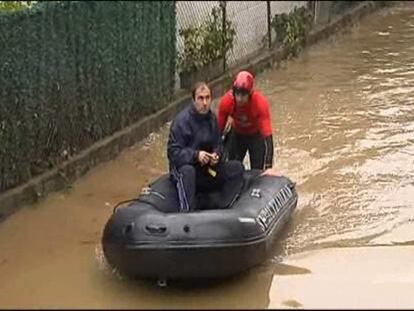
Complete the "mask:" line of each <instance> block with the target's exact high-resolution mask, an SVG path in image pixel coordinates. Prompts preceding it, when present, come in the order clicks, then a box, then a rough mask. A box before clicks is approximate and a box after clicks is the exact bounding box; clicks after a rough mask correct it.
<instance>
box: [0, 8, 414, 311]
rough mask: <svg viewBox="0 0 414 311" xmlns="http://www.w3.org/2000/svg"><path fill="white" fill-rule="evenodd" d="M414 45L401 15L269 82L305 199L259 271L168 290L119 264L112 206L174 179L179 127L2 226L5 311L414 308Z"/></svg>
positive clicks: (270, 74)
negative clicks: (114, 259)
mask: <svg viewBox="0 0 414 311" xmlns="http://www.w3.org/2000/svg"><path fill="white" fill-rule="evenodd" d="M413 42H414V8H412V7H411V8H409V7H397V8H392V9H389V10H384V11H381V12H377V13H375V14H373V15H371V16H369V17H368V18H365V19H364V20H363V21H361V23H360V24H358V25H356V26H354V27H353V28H352V29H351V30H350V32H348V33H347V34H345V35H343V36H340V37H336V38H333V39H330V40H329V41H325V42H323V43H321V44H318V45H316V46H314V47H312V48H311V49H309V50H308V51H306V53H304V54H303V55H302V56H301V57H300V58H299V59H297V60H295V61H291V62H288V63H287V64H282V66H281V67H282V68H280V70H269V71H267V72H265V73H263V74H261V75H260V76H259V77H258V79H257V85H258V87H259V88H260V89H262V90H263V92H264V93H265V94H266V95H267V96H268V97H269V99H270V101H271V102H272V108H271V110H272V119H273V126H274V137H275V138H276V140H277V148H276V155H275V157H276V167H277V169H278V170H279V171H281V172H283V173H284V174H285V175H287V176H289V177H290V178H291V179H293V180H294V181H296V182H297V185H298V192H299V204H298V208H297V210H296V211H295V213H294V214H293V216H292V219H291V221H290V222H289V224H288V225H287V226H286V228H285V230H283V232H282V234H281V236H280V240H279V242H278V244H277V246H276V248H275V250H274V254H273V256H272V257H271V258H270V259H269V260H267V261H265V262H264V263H263V264H262V265H260V266H259V267H256V268H254V269H252V270H251V271H249V272H247V273H245V274H242V275H239V276H236V277H234V278H232V279H229V280H227V281H224V282H221V283H216V284H210V285H208V286H201V285H200V286H179V287H178V286H171V287H167V288H165V289H160V288H157V287H156V286H155V285H154V284H150V283H147V282H141V281H131V280H127V279H123V278H121V277H119V276H118V275H116V274H114V273H112V271H111V269H109V268H108V266H107V265H106V264H105V261H104V259H103V256H102V250H101V246H100V237H101V233H102V229H103V227H104V225H105V222H106V220H107V219H108V218H109V216H110V214H111V212H112V206H113V205H114V204H116V203H117V202H119V201H121V200H125V199H128V198H131V197H133V196H135V195H136V194H137V193H138V192H139V191H140V189H141V187H143V186H145V185H146V184H147V183H148V182H149V181H150V180H152V179H154V178H155V177H156V176H158V175H159V174H161V173H163V172H165V171H166V170H167V160H166V152H165V151H166V139H167V132H168V124H167V125H166V126H165V127H164V128H163V129H161V130H160V131H159V132H157V133H154V134H152V135H151V136H150V137H149V138H148V139H147V140H146V141H145V142H143V143H141V144H138V145H136V146H134V147H133V148H130V149H128V150H126V151H125V152H123V153H122V154H121V155H120V156H119V157H118V158H117V159H115V160H114V161H111V162H108V163H103V164H101V165H99V166H97V167H96V168H94V169H93V170H91V171H90V172H89V173H88V174H87V175H85V176H84V177H83V178H81V179H80V180H78V181H77V182H76V183H74V184H73V185H72V186H71V187H69V188H67V189H66V190H65V191H61V192H58V193H53V194H51V195H49V196H48V197H47V198H46V199H45V200H44V201H43V202H40V203H38V204H35V205H32V206H28V207H27V208H24V209H22V210H21V211H19V212H18V213H16V214H14V215H13V216H12V217H10V218H9V219H7V220H6V221H4V222H2V223H1V224H0V308H107V309H114V308H297V307H299V308H302V307H304V308H358V307H362V308H380V307H386V308H413V307H414V298H413V296H412V293H413V289H414V246H413V245H414V44H413Z"/></svg>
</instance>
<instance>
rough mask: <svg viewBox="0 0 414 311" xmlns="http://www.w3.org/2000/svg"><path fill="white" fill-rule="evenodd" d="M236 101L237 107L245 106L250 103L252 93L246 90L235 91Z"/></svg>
mask: <svg viewBox="0 0 414 311" xmlns="http://www.w3.org/2000/svg"><path fill="white" fill-rule="evenodd" d="M233 94H234V99H235V100H236V104H237V105H245V104H247V103H248V101H249V95H250V93H249V92H248V91H246V90H238V89H234V90H233Z"/></svg>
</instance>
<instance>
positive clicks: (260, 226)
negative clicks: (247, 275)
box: [102, 170, 297, 281]
mask: <svg viewBox="0 0 414 311" xmlns="http://www.w3.org/2000/svg"><path fill="white" fill-rule="evenodd" d="M260 174H261V171H257V170H252V171H246V172H245V173H244V178H243V181H242V183H241V187H240V189H239V190H238V191H237V193H236V196H235V198H234V200H232V203H231V205H230V206H228V207H227V208H226V209H214V208H210V209H201V210H196V211H193V212H188V213H179V212H178V204H179V203H178V196H177V191H176V188H175V185H174V184H173V182H172V181H171V180H170V178H169V175H168V174H166V175H163V176H161V177H159V178H158V179H157V180H155V181H154V182H153V183H152V184H150V185H149V187H147V188H146V189H144V191H143V192H142V193H141V194H140V195H139V196H138V198H136V199H134V200H131V201H130V202H129V203H128V204H123V205H121V206H118V207H115V208H114V212H113V214H112V215H111V217H110V219H109V220H108V222H107V224H106V226H105V228H104V232H103V237H102V246H103V251H104V255H105V258H106V260H107V261H108V263H109V264H110V266H112V267H113V268H115V269H116V270H118V271H119V272H120V273H121V274H124V275H127V276H130V277H139V278H149V279H157V280H159V281H160V280H171V279H191V278H197V279H199V278H222V277H227V276H231V275H233V274H237V273H240V272H242V271H244V270H247V269H249V268H251V267H253V266H255V265H258V264H260V263H262V262H263V261H264V260H265V259H266V258H267V257H268V256H269V255H270V254H271V252H272V245H273V243H274V242H275V240H276V239H277V236H278V232H279V231H280V229H281V228H282V227H283V225H284V224H285V223H286V222H287V220H288V219H289V216H290V215H291V214H292V212H293V210H294V209H295V208H296V205H297V193H296V190H295V184H294V183H293V182H292V181H290V180H289V179H288V178H286V177H275V176H261V175H260ZM209 195H210V194H207V195H206V196H205V197H200V199H199V200H200V204H201V202H209V201H210V199H211V198H209Z"/></svg>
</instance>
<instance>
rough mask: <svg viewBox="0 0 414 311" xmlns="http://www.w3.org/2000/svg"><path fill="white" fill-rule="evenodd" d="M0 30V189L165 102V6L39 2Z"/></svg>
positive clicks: (171, 39) (168, 15) (170, 55)
mask: <svg viewBox="0 0 414 311" xmlns="http://www.w3.org/2000/svg"><path fill="white" fill-rule="evenodd" d="M0 29H1V31H0V42H1V48H0V60H1V62H0V192H1V191H4V190H6V189H9V188H12V187H14V186H16V185H19V184H21V183H23V182H25V181H27V180H28V179H29V178H31V177H33V176H35V175H37V174H40V173H42V172H44V171H46V170H48V169H50V168H51V167H54V166H55V165H57V164H59V163H61V162H62V161H63V160H65V159H67V158H69V157H71V156H74V155H75V154H78V153H79V152H80V151H81V150H84V149H85V148H87V147H89V146H90V145H91V144H93V143H94V142H96V141H98V140H100V139H102V138H104V137H106V136H108V135H111V134H113V133H114V132H115V131H117V130H119V129H121V128H124V127H125V126H128V125H129V124H131V123H133V122H135V121H137V120H139V119H140V118H142V117H143V116H145V115H148V114H150V113H153V112H154V111H156V110H158V109H160V108H161V107H163V106H164V105H166V104H167V103H168V102H169V101H170V99H171V97H172V94H173V89H174V81H175V67H176V54H177V52H176V19H175V3H174V2H173V1H151V2H150V1H139V2H138V1H133V2H129V1H110V2H100V1H85V2H83V1H75V2H70V1H61V2H57V1H54V2H53V3H50V2H40V3H38V4H36V5H35V6H33V7H32V8H31V9H29V10H21V11H16V12H14V13H13V14H3V13H1V14H0Z"/></svg>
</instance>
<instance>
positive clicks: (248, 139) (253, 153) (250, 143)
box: [227, 130, 266, 170]
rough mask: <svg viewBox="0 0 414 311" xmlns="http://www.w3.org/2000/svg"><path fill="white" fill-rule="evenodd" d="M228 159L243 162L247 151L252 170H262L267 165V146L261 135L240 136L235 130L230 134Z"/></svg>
mask: <svg viewBox="0 0 414 311" xmlns="http://www.w3.org/2000/svg"><path fill="white" fill-rule="evenodd" d="M228 135H229V137H228V146H227V148H228V159H229V160H236V161H240V162H243V159H244V157H245V156H246V153H247V151H249V155H250V168H251V169H259V170H262V169H263V168H264V165H265V158H266V144H265V140H264V139H263V138H262V137H261V135H260V133H256V134H253V135H240V134H237V133H236V132H235V131H234V130H231V131H230V133H229V134H228Z"/></svg>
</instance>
